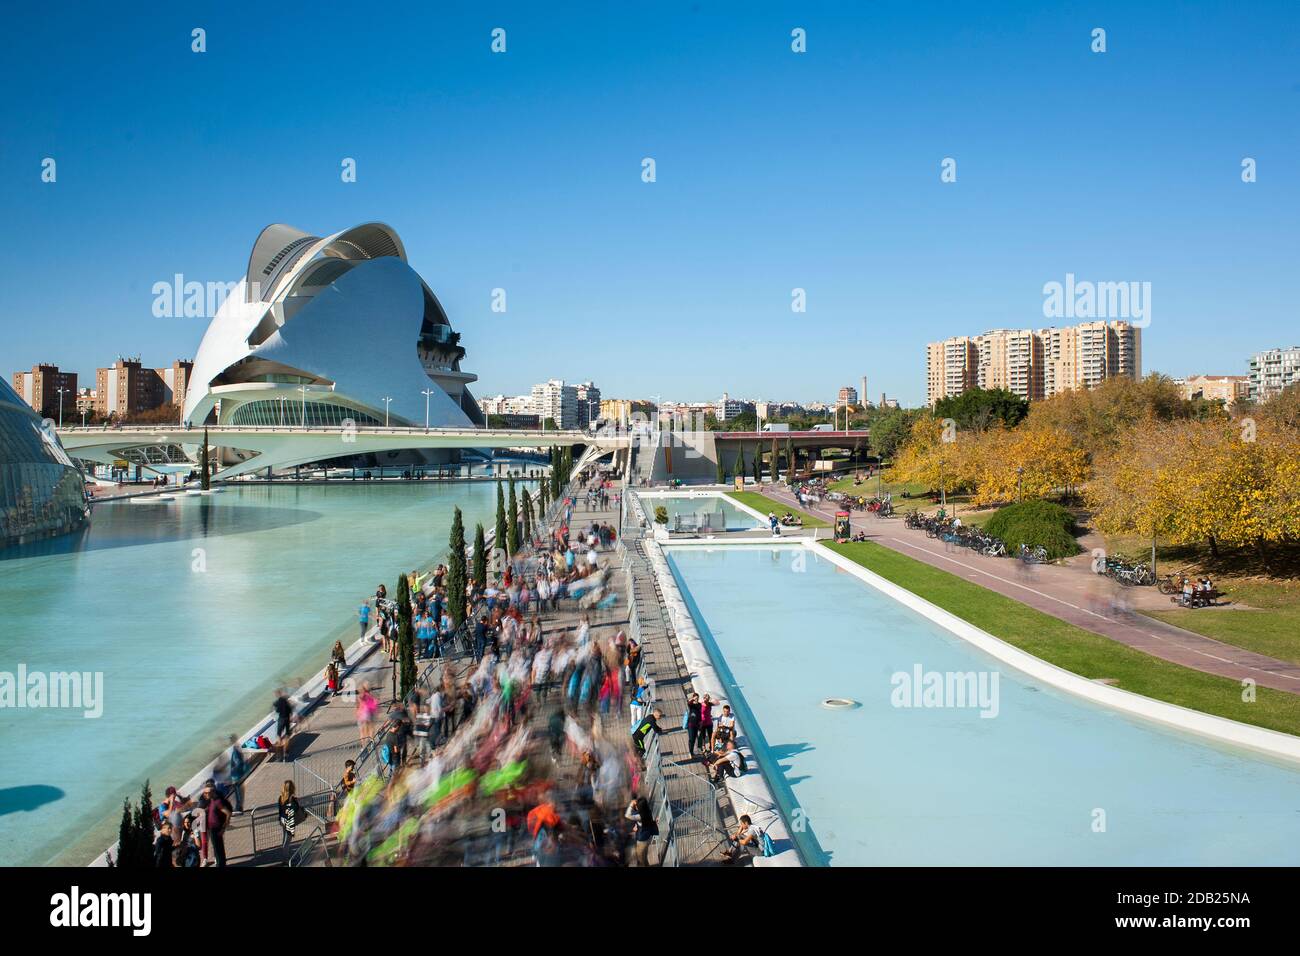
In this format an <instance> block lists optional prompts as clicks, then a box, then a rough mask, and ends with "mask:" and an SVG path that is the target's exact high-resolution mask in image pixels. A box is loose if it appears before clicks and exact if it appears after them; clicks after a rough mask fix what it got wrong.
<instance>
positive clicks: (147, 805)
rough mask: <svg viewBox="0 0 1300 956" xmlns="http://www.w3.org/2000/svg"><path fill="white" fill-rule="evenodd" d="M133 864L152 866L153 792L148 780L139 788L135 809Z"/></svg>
mask: <svg viewBox="0 0 1300 956" xmlns="http://www.w3.org/2000/svg"><path fill="white" fill-rule="evenodd" d="M131 849H132V857H133V859H134V863H133V865H134V866H137V867H140V868H141V869H146V868H148V867H150V866H153V794H152V793H151V792H150V790H149V781H148V780H146V781H145V782H144V786H143V787H141V788H140V805H139V806H138V807H136V810H135V835H134V840H133V841H132V847H131Z"/></svg>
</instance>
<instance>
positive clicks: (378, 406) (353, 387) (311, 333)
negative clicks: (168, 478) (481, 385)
mask: <svg viewBox="0 0 1300 956" xmlns="http://www.w3.org/2000/svg"><path fill="white" fill-rule="evenodd" d="M464 357H465V349H464V348H463V347H461V345H460V333H458V332H455V331H453V330H452V327H451V323H450V322H449V321H448V319H447V315H446V313H445V312H444V311H443V308H442V306H441V305H440V304H439V303H438V299H437V297H436V296H434V294H433V292H432V291H431V290H430V289H429V287H428V285H426V284H425V282H424V281H423V280H422V279H421V278H420V276H419V275H418V274H417V273H416V272H415V270H414V269H412V268H411V267H410V265H408V264H407V261H406V250H405V248H404V247H403V246H402V241H401V239H400V238H398V236H397V233H396V232H394V231H393V230H392V229H391V228H390V227H388V226H386V225H384V224H382V223H367V224H365V225H361V226H356V227H354V228H352V229H347V230H344V231H343V232H337V233H335V234H333V235H331V236H328V237H325V238H321V237H319V236H313V235H310V234H308V233H305V232H303V231H302V230H300V229H295V228H293V227H292V226H286V225H282V224H275V225H271V226H267V227H266V228H265V229H264V230H262V233H261V235H260V236H258V238H257V241H256V242H255V243H254V245H253V251H252V254H251V256H250V257H249V262H248V270H247V273H246V275H245V276H244V278H243V279H242V280H241V281H240V283H239V285H238V286H237V287H236V288H235V290H234V291H233V292H232V293H231V294H230V295H229V296H228V297H227V298H226V301H225V303H224V304H223V305H222V307H221V309H220V310H219V311H218V312H217V314H216V316H215V317H214V318H213V320H212V323H211V325H209V326H208V329H207V332H206V334H205V335H204V336H203V341H202V343H201V344H200V345H199V350H198V353H197V354H196V356H195V358H194V368H193V372H192V375H191V381H190V384H189V388H188V390H187V393H186V396H185V407H184V420H185V421H186V422H188V423H191V424H192V425H195V426H201V425H204V424H207V423H212V424H222V425H234V426H244V425H258V426H285V425H290V426H299V427H303V426H304V425H305V426H306V427H333V426H337V427H339V428H340V429H346V427H347V423H348V422H349V421H351V422H352V423H354V424H355V425H384V424H392V425H430V426H445V427H469V428H472V427H481V426H482V425H483V424H484V419H483V414H482V412H481V411H480V409H479V407H478V403H477V402H476V401H475V399H474V396H473V394H472V393H471V392H470V390H469V388H468V386H469V383H471V382H473V381H475V379H476V378H477V376H475V375H473V374H471V373H469V372H465V371H463V370H462V369H461V367H460V363H461V360H462V359H463V358H464ZM347 451H348V449H347V448H346V447H344V446H340V448H339V456H338V457H340V458H343V457H347ZM411 455H412V456H413V457H411V458H410V459H409V460H424V461H431V460H434V459H432V458H430V455H438V456H441V457H440V458H438V459H437V460H446V459H447V457H448V452H446V451H440V452H428V451H424V452H420V451H416V452H412V453H411ZM393 456H394V453H389V457H393ZM377 463H378V464H387V463H388V462H377Z"/></svg>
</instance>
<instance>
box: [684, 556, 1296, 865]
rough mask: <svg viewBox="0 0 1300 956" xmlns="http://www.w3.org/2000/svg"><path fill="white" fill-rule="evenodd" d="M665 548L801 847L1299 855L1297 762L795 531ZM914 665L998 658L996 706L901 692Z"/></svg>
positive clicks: (953, 855) (1028, 859) (1128, 856)
mask: <svg viewBox="0 0 1300 956" xmlns="http://www.w3.org/2000/svg"><path fill="white" fill-rule="evenodd" d="M669 563H670V566H671V567H672V568H673V571H674V574H675V575H676V576H677V578H678V581H679V583H682V584H684V585H685V587H686V588H687V589H689V602H690V603H692V604H693V605H694V607H693V608H692V613H693V614H694V615H695V617H696V621H697V624H699V625H700V626H701V631H702V632H706V631H707V633H705V640H706V641H710V642H712V643H713V645H714V647H712V648H710V651H711V653H713V654H714V657H715V660H716V659H717V656H718V655H717V652H718V651H720V652H721V655H722V657H723V658H725V668H721V670H722V671H723V679H724V681H727V682H729V688H728V689H729V691H733V688H734V689H735V690H734V691H733V692H736V696H735V698H733V700H732V703H733V706H737V705H740V707H739V709H740V721H741V723H742V726H744V727H745V729H747V730H748V731H750V733H751V740H753V741H754V743H755V746H756V748H757V751H758V757H759V760H760V762H761V763H762V764H764V765H765V769H767V770H769V771H774V772H769V779H772V778H773V777H775V778H777V780H778V785H777V786H776V787H775V789H776V790H778V801H779V802H780V803H781V804H782V809H783V812H784V814H785V816H786V818H787V819H788V820H789V819H791V817H792V814H795V813H796V812H797V813H798V814H803V815H804V819H805V820H806V822H807V824H808V829H807V831H806V832H805V834H803V836H802V837H799V839H800V840H801V841H802V842H801V851H802V852H803V854H804V856H805V859H808V860H810V861H812V862H821V863H831V864H834V865H837V866H842V865H849V866H854V865H876V864H880V865H904V866H908V865H943V864H950V865H978V864H989V865H999V864H1007V865H1020V864H1024V865H1085V866H1104V865H1118V866H1136V865H1153V866H1163V865H1172V866H1183V865H1187V866H1192V865H1206V866H1208V865H1241V866H1263V865H1288V866H1294V865H1296V864H1300V840H1297V837H1300V771H1298V770H1297V769H1295V768H1293V767H1290V766H1284V765H1282V764H1280V763H1273V762H1271V761H1269V760H1265V759H1260V758H1258V757H1255V756H1253V755H1250V754H1248V753H1245V752H1241V751H1236V750H1232V749H1228V748H1226V747H1219V746H1216V745H1212V744H1207V743H1204V742H1202V741H1200V740H1198V739H1194V738H1192V737H1191V736H1185V735H1182V734H1179V733H1177V732H1174V731H1166V730H1163V729H1161V728H1158V727H1156V726H1155V725H1152V724H1147V723H1144V722H1141V721H1138V720H1136V719H1130V718H1127V717H1124V716H1121V715H1119V714H1116V713H1114V712H1112V711H1108V710H1105V709H1103V708H1100V707H1096V706H1094V705H1091V704H1088V703H1085V702H1083V701H1081V700H1079V699H1077V698H1073V697H1070V696H1069V695H1066V694H1064V693H1062V692H1059V691H1056V690H1054V689H1052V688H1050V687H1047V686H1046V685H1042V684H1038V683H1037V682H1035V681H1033V680H1031V679H1029V678H1027V677H1024V676H1021V675H1019V674H1018V673H1017V672H1016V671H1013V670H1010V669H1009V668H1007V667H1005V666H1004V665H1000V664H999V662H997V661H996V660H994V659H993V658H990V657H988V656H986V655H984V654H983V653H981V652H979V651H977V650H975V649H974V648H972V647H971V646H970V645H968V644H966V643H965V642H964V641H962V640H960V639H959V638H957V637H955V636H953V635H951V634H949V633H948V632H947V631H945V630H943V629H942V628H939V627H938V626H937V625H934V624H932V623H930V622H929V621H928V620H926V619H925V618H923V617H921V616H920V615H918V614H915V613H914V612H912V611H910V610H908V609H907V608H905V607H903V606H902V605H900V604H898V603H897V602H895V601H893V600H892V599H890V598H888V597H886V596H884V595H883V594H881V593H880V592H878V591H876V590H875V589H874V588H871V587H870V586H868V585H866V584H864V583H863V582H861V581H859V580H857V579H856V578H854V577H852V576H850V575H848V574H846V573H844V572H843V571H840V570H839V569H838V568H836V567H835V566H834V565H833V564H831V563H830V562H829V561H824V560H821V559H818V558H816V557H815V556H813V555H811V554H808V555H806V556H804V561H803V563H802V570H800V562H799V561H798V559H797V557H796V551H795V549H793V548H788V547H787V548H779V547H778V548H767V547H762V548H758V547H733V548H709V549H701V548H678V549H673V550H671V551H670V553H669ZM705 625H707V628H706V627H705ZM916 665H921V667H922V668H923V672H928V671H937V672H949V671H953V672H984V673H985V674H990V673H991V672H998V674H999V681H998V694H997V702H998V709H997V715H996V716H994V717H991V718H982V717H980V715H979V711H978V710H977V709H976V708H958V707H946V708H924V707H921V708H918V707H909V708H904V707H896V706H893V704H892V703H891V696H892V695H893V693H894V691H895V685H894V683H893V675H895V674H896V673H898V672H904V673H908V674H911V673H912V672H913V671H914V668H915V667H916ZM727 672H729V673H727ZM990 685H991V678H990ZM828 697H845V698H850V699H852V700H855V701H858V702H859V703H860V704H861V706H859V707H856V708H853V709H848V710H829V709H826V708H825V707H823V706H822V703H821V702H822V701H823V700H824V699H825V698H828ZM755 721H756V722H757V725H755ZM755 731H757V732H756V733H755ZM756 822H758V823H760V824H761V823H762V821H761V820H756ZM1099 824H1100V825H1101V826H1102V827H1103V829H1101V830H1100V831H1095V830H1094V828H1095V827H1097V826H1098V825H1099Z"/></svg>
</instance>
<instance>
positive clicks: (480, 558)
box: [474, 524, 487, 584]
mask: <svg viewBox="0 0 1300 956" xmlns="http://www.w3.org/2000/svg"><path fill="white" fill-rule="evenodd" d="M474 580H475V581H477V582H478V583H479V584H482V583H483V582H485V581H486V580H487V540H486V535H484V533H483V525H482V524H479V525H478V526H477V527H475V528H474Z"/></svg>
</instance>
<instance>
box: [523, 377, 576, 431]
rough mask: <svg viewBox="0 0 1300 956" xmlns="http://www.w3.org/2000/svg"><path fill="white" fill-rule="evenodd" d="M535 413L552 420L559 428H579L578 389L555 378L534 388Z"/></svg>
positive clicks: (543, 418) (544, 418)
mask: <svg viewBox="0 0 1300 956" xmlns="http://www.w3.org/2000/svg"><path fill="white" fill-rule="evenodd" d="M533 413H534V414H536V415H540V416H541V418H542V420H543V421H545V420H546V419H548V418H549V419H551V420H552V421H553V422H555V426H556V427H557V428H577V427H578V388H577V386H575V385H565V384H564V380H563V379H558V378H553V379H550V380H548V381H545V382H542V383H541V384H539V385H534V386H533Z"/></svg>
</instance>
